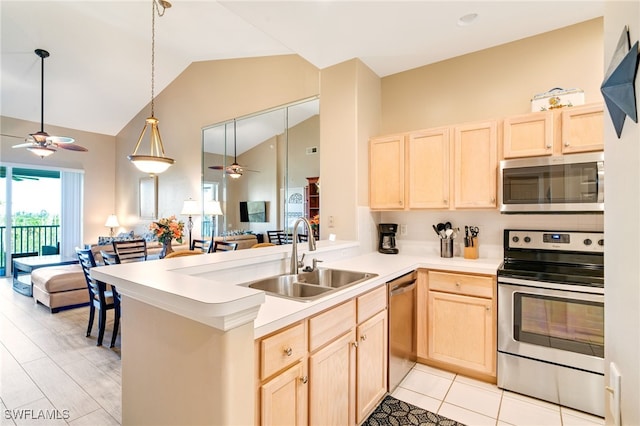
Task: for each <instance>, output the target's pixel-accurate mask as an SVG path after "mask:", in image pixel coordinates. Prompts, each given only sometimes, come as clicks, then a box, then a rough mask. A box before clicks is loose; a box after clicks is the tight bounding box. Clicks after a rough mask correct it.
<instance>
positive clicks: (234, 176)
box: [229, 170, 242, 179]
mask: <svg viewBox="0 0 640 426" xmlns="http://www.w3.org/2000/svg"><path fill="white" fill-rule="evenodd" d="M241 176H242V173H240V172H239V171H237V170H234V171H232V172H231V173H229V177H231V178H232V179H238V178H239V177H241Z"/></svg>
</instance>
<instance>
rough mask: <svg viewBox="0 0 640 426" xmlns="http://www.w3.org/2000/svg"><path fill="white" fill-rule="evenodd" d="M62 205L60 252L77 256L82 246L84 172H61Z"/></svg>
mask: <svg viewBox="0 0 640 426" xmlns="http://www.w3.org/2000/svg"><path fill="white" fill-rule="evenodd" d="M60 181H61V184H62V191H61V193H62V206H61V209H60V220H61V223H60V232H61V235H60V254H61V255H62V257H63V258H65V257H75V256H76V251H75V248H76V247H82V205H83V197H82V194H83V185H84V173H77V172H66V171H65V172H61V173H60Z"/></svg>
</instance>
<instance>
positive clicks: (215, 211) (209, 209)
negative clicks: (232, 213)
mask: <svg viewBox="0 0 640 426" xmlns="http://www.w3.org/2000/svg"><path fill="white" fill-rule="evenodd" d="M204 214H210V215H212V216H221V215H222V208H221V207H220V202H219V201H215V200H211V201H207V202H205V203H204Z"/></svg>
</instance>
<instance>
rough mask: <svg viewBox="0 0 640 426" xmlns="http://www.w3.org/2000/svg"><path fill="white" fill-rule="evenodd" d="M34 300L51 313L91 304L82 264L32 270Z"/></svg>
mask: <svg viewBox="0 0 640 426" xmlns="http://www.w3.org/2000/svg"><path fill="white" fill-rule="evenodd" d="M31 284H32V285H33V300H34V302H35V303H36V304H37V303H38V302H40V303H42V304H43V305H45V306H47V307H48V308H49V309H50V310H51V313H56V312H58V311H59V310H62V309H68V308H76V307H79V306H85V305H88V304H89V291H88V290H87V281H86V280H85V278H84V272H82V267H81V266H80V265H65V266H49V267H45V268H38V269H35V270H33V271H32V272H31Z"/></svg>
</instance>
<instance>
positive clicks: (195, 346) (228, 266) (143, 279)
mask: <svg viewBox="0 0 640 426" xmlns="http://www.w3.org/2000/svg"><path fill="white" fill-rule="evenodd" d="M301 251H302V252H305V253H306V259H305V260H306V263H307V264H311V260H312V258H317V259H319V260H322V261H323V262H324V263H323V264H322V265H321V266H322V267H331V268H338V269H348V270H354V271H363V272H370V273H374V274H378V275H377V276H376V277H375V278H372V279H369V280H366V281H363V282H361V283H359V284H356V285H354V286H352V287H348V288H345V289H343V290H340V291H337V292H334V293H332V294H330V295H328V296H326V297H322V298H320V299H317V300H315V301H312V302H299V301H294V300H288V299H283V298H279V297H272V296H268V295H267V296H265V293H264V292H262V291H259V290H254V289H251V288H248V287H245V286H239V285H237V284H241V283H244V282H247V281H251V280H255V279H260V278H265V277H269V276H272V275H277V274H281V273H284V272H285V271H287V265H288V257H289V254H290V253H289V252H290V248H289V247H286V246H274V247H267V248H261V249H259V250H243V251H237V252H227V253H214V254H209V255H202V256H188V257H179V258H173V259H165V260H154V261H148V262H141V263H135V264H122V265H113V266H107V267H98V268H95V269H94V270H92V275H93V276H95V277H96V278H97V279H100V280H103V281H105V282H109V283H113V284H114V285H115V286H116V287H117V288H118V290H119V291H120V292H121V293H122V295H123V302H122V305H123V317H122V410H123V413H122V422H123V424H178V423H179V424H229V425H230V424H253V423H254V421H255V414H254V410H253V409H248V407H255V406H256V401H255V392H254V391H253V390H254V388H255V378H256V357H255V352H254V351H255V344H254V342H255V339H258V338H260V337H263V336H265V335H267V334H269V333H272V332H274V331H276V330H279V329H281V328H283V327H286V326H288V325H290V324H293V323H295V322H296V321H300V320H303V319H305V318H308V317H310V316H312V315H314V314H317V313H319V312H322V311H324V310H326V309H329V308H331V307H333V306H336V305H338V304H340V303H342V302H344V301H347V300H349V299H352V298H354V297H356V296H358V295H360V294H363V293H365V292H367V291H369V290H372V289H374V288H376V287H379V286H381V285H383V284H384V283H386V282H387V281H389V280H391V279H393V278H395V277H397V276H399V275H402V274H404V273H406V272H409V271H412V270H415V269H417V268H430V269H440V270H451V271H457V272H467V273H478V274H487V275H493V274H495V272H496V269H497V267H498V265H499V263H500V260H499V259H478V260H474V261H468V260H464V259H462V258H453V259H441V258H439V257H438V256H437V255H432V256H408V255H397V256H389V255H382V254H379V253H367V254H364V255H360V254H359V253H360V247H359V244H358V243H357V242H345V241H335V242H330V241H319V242H318V249H317V251H315V252H313V253H309V252H306V247H305V248H304V249H303V250H301Z"/></svg>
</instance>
